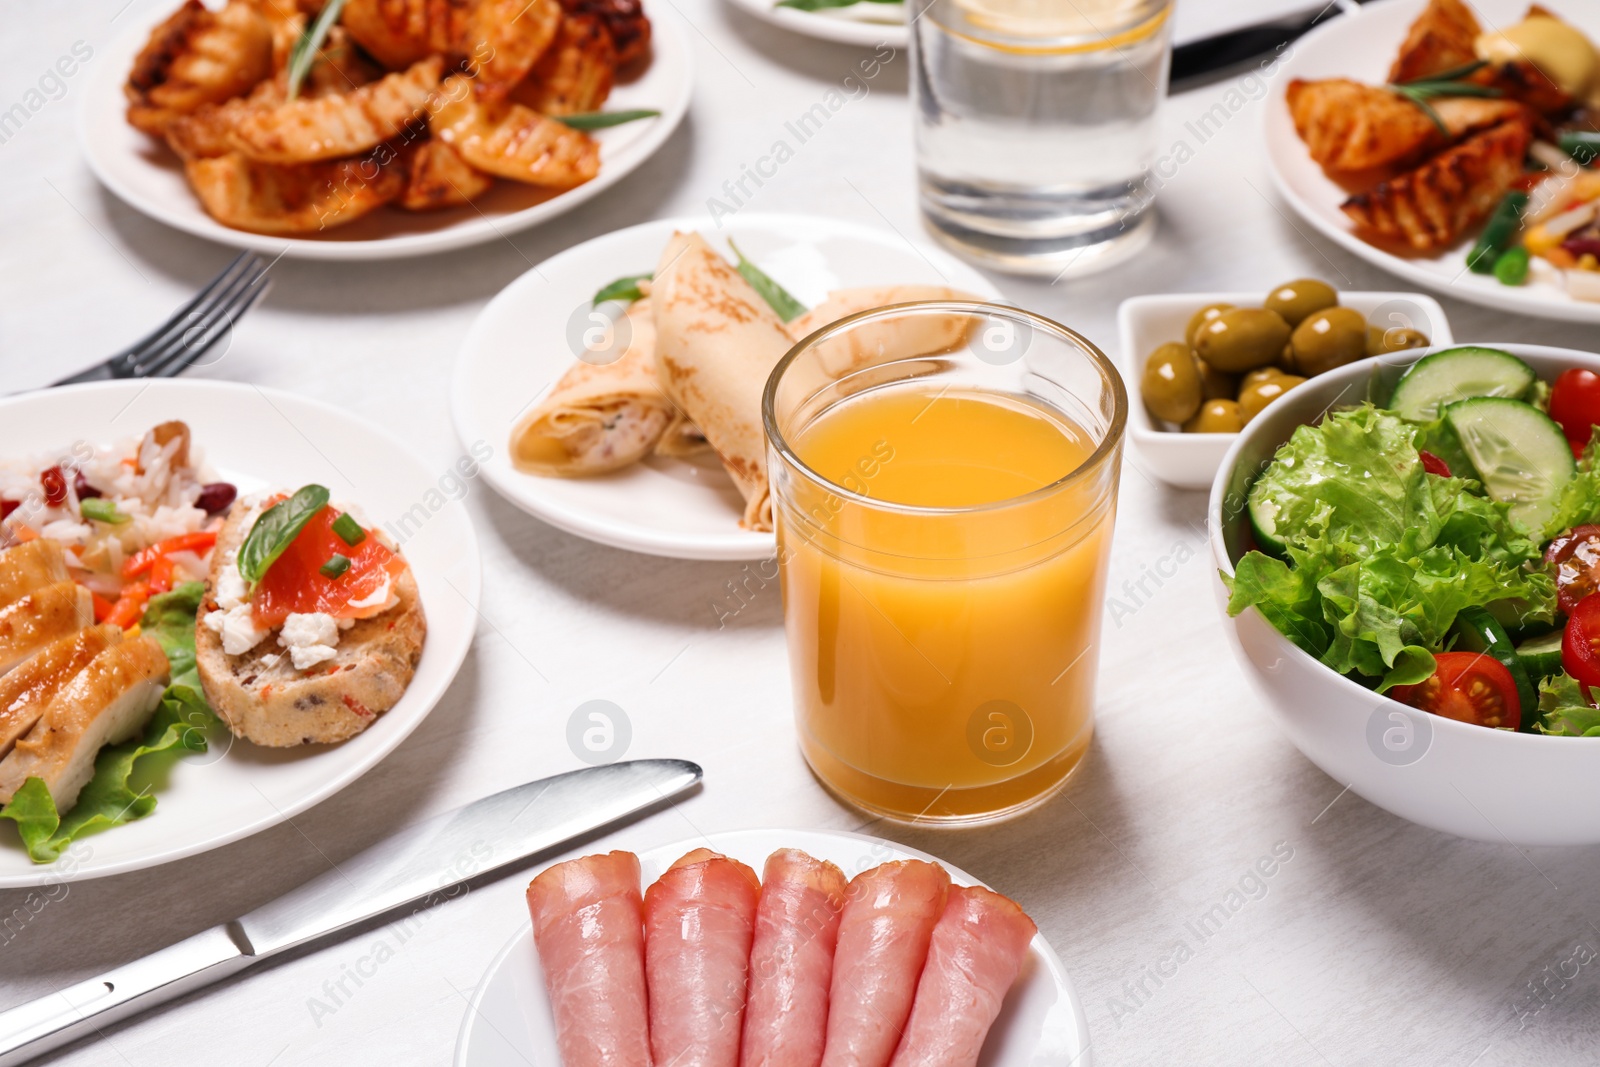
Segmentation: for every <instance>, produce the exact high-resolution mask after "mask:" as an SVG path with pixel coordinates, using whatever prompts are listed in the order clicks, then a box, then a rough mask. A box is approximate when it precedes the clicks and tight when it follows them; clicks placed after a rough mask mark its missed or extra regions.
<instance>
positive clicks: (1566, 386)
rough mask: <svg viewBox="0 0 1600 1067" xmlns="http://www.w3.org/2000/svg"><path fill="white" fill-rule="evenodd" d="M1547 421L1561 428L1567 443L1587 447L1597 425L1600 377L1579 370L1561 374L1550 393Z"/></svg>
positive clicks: (1591, 372)
mask: <svg viewBox="0 0 1600 1067" xmlns="http://www.w3.org/2000/svg"><path fill="white" fill-rule="evenodd" d="M1550 417H1551V418H1552V419H1555V420H1556V421H1557V422H1559V423H1560V424H1561V429H1562V430H1563V431H1565V433H1566V435H1567V439H1568V440H1571V441H1576V442H1578V443H1580V444H1585V445H1586V444H1588V443H1589V435H1590V434H1591V433H1592V432H1593V431H1594V427H1595V424H1596V423H1600V374H1596V373H1595V372H1594V371H1592V370H1585V369H1583V368H1582V367H1570V368H1568V369H1567V370H1564V371H1562V372H1561V376H1560V377H1558V378H1557V379H1556V384H1555V385H1554V386H1552V387H1551V389H1550Z"/></svg>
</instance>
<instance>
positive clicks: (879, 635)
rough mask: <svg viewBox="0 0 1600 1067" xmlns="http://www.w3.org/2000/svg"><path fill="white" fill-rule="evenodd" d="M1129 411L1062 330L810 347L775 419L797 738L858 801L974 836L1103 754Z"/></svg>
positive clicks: (962, 329)
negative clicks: (960, 826) (1111, 580)
mask: <svg viewBox="0 0 1600 1067" xmlns="http://www.w3.org/2000/svg"><path fill="white" fill-rule="evenodd" d="M1127 404H1128V400H1127V392H1126V390H1125V388H1124V386H1123V383H1122V379H1121V378H1120V377H1119V375H1118V374H1117V372H1116V370H1115V369H1114V368H1113V367H1112V365H1111V364H1110V362H1109V361H1108V360H1107V359H1106V357H1105V356H1104V355H1103V354H1102V353H1101V352H1100V351H1099V350H1098V349H1097V348H1096V347H1095V346H1094V345H1093V344H1091V343H1090V342H1089V341H1087V340H1085V339H1084V338H1083V337H1082V336H1080V335H1079V334H1077V333H1074V332H1073V331H1071V330H1069V329H1067V328H1066V327H1065V326H1062V325H1060V324H1058V323H1055V322H1052V321H1050V320H1049V319H1046V318H1042V317H1040V316H1038V315H1034V314H1030V313H1029V312H1026V311H1021V310H1018V309H1016V308H1010V307H1003V306H1000V305H995V304H983V303H972V302H965V301H950V302H918V303H909V304H898V305H892V306H889V307H885V308H879V309H876V310H873V311H867V312H863V313H861V314H858V315H854V316H851V317H849V318H846V319H843V320H841V321H839V322H836V323H834V324H833V325H831V326H828V327H825V328H823V329H821V330H818V331H817V332H816V333H813V334H812V335H811V336H809V337H807V338H805V339H804V340H803V341H801V342H800V343H799V344H797V345H796V346H795V347H794V348H793V349H792V350H791V351H790V352H789V353H788V355H787V356H785V357H784V359H783V360H782V361H781V362H779V364H778V366H777V367H776V368H775V369H774V371H773V373H772V376H771V377H770V378H769V379H768V381H767V387H766V392H765V395H764V397H763V418H764V421H765V427H766V433H767V439H768V472H769V477H770V478H771V484H772V495H773V512H774V517H775V520H776V527H777V536H778V561H779V566H780V586H781V589H782V593H783V605H784V625H785V629H786V630H787V635H788V644H789V658H790V668H791V672H792V677H793V685H794V701H795V721H796V727H797V730H798V734H799V743H800V748H801V750H802V752H803V753H804V755H805V758H806V760H807V761H808V762H809V763H810V766H811V768H812V770H813V771H814V772H815V774H816V776H817V777H818V778H819V779H820V780H821V781H822V783H823V784H824V785H825V786H826V787H827V788H828V789H830V790H831V791H833V792H834V793H835V794H837V795H838V796H840V797H842V798H843V799H845V800H846V801H848V802H850V803H852V804H855V805H857V806H859V807H861V808H864V809H866V810H868V811H871V812H873V813H875V814H879V815H884V816H889V817H893V818H899V819H909V820H920V821H933V822H964V821H974V820H980V819H986V818H990V817H994V816H998V815H1002V814H1006V813H1010V812H1013V811H1017V810H1020V809H1022V808H1025V807H1028V806H1030V805H1032V804H1034V803H1036V802H1038V801H1039V800H1041V799H1043V798H1044V797H1046V796H1048V795H1049V794H1050V793H1051V792H1053V791H1054V790H1055V789H1056V788H1057V787H1059V786H1060V785H1062V784H1063V783H1064V782H1065V781H1066V779H1067V777H1068V775H1070V774H1071V773H1072V771H1073V769H1074V768H1075V767H1076V766H1077V765H1078V763H1079V761H1080V760H1081V759H1082V758H1083V756H1084V753H1085V751H1086V750H1087V748H1088V745H1089V740H1090V737H1091V734H1092V732H1093V718H1094V716H1093V708H1094V688H1095V673H1096V665H1097V662H1098V659H1099V656H1098V651H1097V647H1098V641H1099V636H1100V621H1101V614H1102V608H1103V600H1104V588H1105V576H1106V560H1107V556H1108V553H1109V551H1110V545H1111V530H1112V524H1113V519H1114V516H1115V511H1116V496H1117V477H1118V472H1119V470H1120V466H1121V456H1122V436H1123V428H1124V424H1125V422H1126V418H1127Z"/></svg>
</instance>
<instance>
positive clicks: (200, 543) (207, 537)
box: [122, 530, 217, 578]
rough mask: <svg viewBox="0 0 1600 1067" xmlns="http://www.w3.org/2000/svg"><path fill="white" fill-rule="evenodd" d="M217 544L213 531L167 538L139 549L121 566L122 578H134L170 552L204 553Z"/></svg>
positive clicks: (215, 533) (215, 534)
mask: <svg viewBox="0 0 1600 1067" xmlns="http://www.w3.org/2000/svg"><path fill="white" fill-rule="evenodd" d="M216 543H217V532H216V531H215V530H201V531H200V532H199V533H187V534H179V535H178V536H177V537H169V538H167V539H166V540H165V541H157V542H156V543H155V544H153V545H151V546H150V547H148V548H141V549H140V550H139V551H137V552H135V553H134V554H133V555H131V556H129V557H128V559H127V562H125V563H123V565H122V576H123V577H124V578H136V577H138V576H139V575H141V574H143V573H144V572H145V571H147V570H149V569H150V568H151V567H153V566H155V562H156V560H158V559H160V558H161V557H163V556H165V555H167V554H168V553H170V552H204V551H205V550H206V549H208V548H210V547H211V546H212V545H214V544H216Z"/></svg>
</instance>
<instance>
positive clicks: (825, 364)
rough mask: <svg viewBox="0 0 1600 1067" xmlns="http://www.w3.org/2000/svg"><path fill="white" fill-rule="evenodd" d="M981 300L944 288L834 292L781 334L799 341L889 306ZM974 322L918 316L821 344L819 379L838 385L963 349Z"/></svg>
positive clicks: (869, 288) (875, 325) (894, 287)
mask: <svg viewBox="0 0 1600 1067" xmlns="http://www.w3.org/2000/svg"><path fill="white" fill-rule="evenodd" d="M982 299H983V298H982V297H980V296H974V295H972V294H971V293H964V292H962V291H961V290H959V289H950V288H947V287H946V286H943V285H872V286H864V287H862V288H859V289H835V290H834V291H833V292H831V293H829V294H828V298H827V299H826V300H824V301H823V302H822V303H820V304H818V305H817V306H816V307H814V308H812V309H811V310H810V311H808V312H806V313H805V314H804V315H801V316H800V317H799V318H797V319H795V320H794V321H793V322H790V323H789V324H788V326H787V327H786V329H787V330H788V332H789V336H790V337H792V338H793V339H794V340H796V341H798V340H800V339H801V338H803V337H806V336H808V335H810V334H812V333H814V332H815V331H817V330H820V329H822V328H823V327H824V326H827V325H829V324H830V323H835V322H838V321H839V320H840V319H842V318H845V317H846V316H848V315H854V314H856V313H857V312H861V311H870V310H872V309H873V308H880V307H886V306H888V305H889V304H905V303H908V302H910V301H913V300H982ZM975 321H976V320H975V319H973V318H972V317H971V316H967V315H917V316H908V317H905V318H901V319H889V320H886V321H884V322H879V323H873V324H871V325H868V326H862V327H858V328H857V329H855V330H852V331H851V332H850V333H848V334H845V335H844V336H843V337H837V338H834V339H832V340H829V341H824V342H823V343H822V344H820V345H818V346H817V348H816V349H815V359H816V365H817V366H818V367H820V368H821V370H822V372H823V375H824V376H825V377H828V378H833V379H839V378H843V377H844V376H845V375H847V374H853V373H854V372H856V371H858V370H862V369H864V368H866V367H875V366H877V365H879V364H881V363H892V362H894V361H896V360H901V359H914V358H916V357H917V356H926V355H931V354H933V353H935V352H948V351H950V350H951V349H953V348H955V347H956V346H958V345H961V344H964V343H965V342H966V339H967V334H968V333H969V332H970V331H971V329H972V325H973V323H974V322H975Z"/></svg>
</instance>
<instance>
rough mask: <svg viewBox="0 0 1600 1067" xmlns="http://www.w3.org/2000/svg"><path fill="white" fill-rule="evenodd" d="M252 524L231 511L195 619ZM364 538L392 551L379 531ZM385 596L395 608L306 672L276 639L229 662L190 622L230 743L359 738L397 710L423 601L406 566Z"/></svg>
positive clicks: (283, 744) (346, 634)
mask: <svg viewBox="0 0 1600 1067" xmlns="http://www.w3.org/2000/svg"><path fill="white" fill-rule="evenodd" d="M254 516H255V512H254V510H252V509H250V508H247V507H242V506H235V507H234V509H233V513H232V514H231V515H230V516H229V517H228V521H227V523H226V524H225V525H224V526H223V528H222V532H221V533H220V534H219V535H218V537H217V547H216V551H215V552H213V553H212V557H211V575H210V577H209V579H208V580H207V582H206V600H205V606H203V607H202V608H201V609H200V614H201V616H204V614H205V613H206V612H207V611H209V610H212V609H213V608H214V607H215V601H214V600H213V599H212V597H213V593H214V591H215V589H216V584H217V577H218V575H220V574H221V573H222V570H223V568H224V567H226V566H227V565H228V563H229V562H230V561H231V560H232V559H233V555H234V553H235V552H236V551H237V550H238V548H239V544H240V542H241V541H243V540H244V534H245V533H246V532H247V531H246V525H245V524H246V523H247V522H250V521H253V519H254ZM368 536H369V537H377V538H379V540H380V541H382V542H383V544H385V545H386V546H387V547H389V548H391V549H394V547H395V546H394V545H393V543H391V542H390V541H389V540H388V538H387V537H385V536H384V535H383V534H382V533H381V532H379V531H377V530H370V531H368ZM396 551H398V550H396ZM392 588H393V591H394V593H395V595H396V596H398V597H399V598H400V603H398V604H396V605H395V606H394V607H392V608H390V609H389V610H388V611H385V612H383V613H382V614H380V615H375V616H373V617H372V618H370V619H358V620H356V624H355V625H354V626H352V627H351V628H350V629H348V630H345V631H343V632H342V633H341V634H340V635H339V647H338V655H337V656H335V657H334V658H333V659H331V660H329V661H327V662H325V663H318V664H317V665H315V666H314V667H311V668H310V669H309V670H304V671H300V670H296V669H295V666H294V663H293V662H292V660H291V659H290V656H289V652H288V650H287V649H285V648H282V647H281V646H279V644H278V641H277V636H276V634H274V635H273V636H270V637H267V638H266V639H265V640H263V641H262V642H261V643H260V644H259V645H257V646H256V647H255V648H253V649H251V650H250V651H249V652H246V653H244V654H243V655H239V656H230V655H228V654H227V653H226V652H224V651H223V650H222V638H221V636H220V635H218V634H216V633H213V632H212V631H211V629H210V628H208V627H207V626H205V625H204V624H203V623H202V622H201V621H200V620H199V619H196V620H195V651H196V661H197V664H198V666H199V669H200V683H201V685H202V686H203V687H204V689H205V694H206V700H207V701H209V702H210V704H211V707H212V708H213V709H215V711H216V713H217V714H218V715H220V716H221V717H222V719H223V721H224V722H226V723H227V724H228V728H229V729H231V730H232V731H233V732H234V734H235V735H237V736H239V737H242V738H244V739H246V740H247V741H253V742H254V743H256V744H258V745H265V746H268V747H270V748H288V747H291V746H294V745H310V744H332V743H334V742H338V741H344V740H346V739H347V738H351V737H354V736H355V735H356V734H359V733H360V732H361V731H363V730H365V729H366V728H367V727H368V726H371V725H372V723H373V722H374V720H376V719H377V717H378V716H379V715H381V714H383V713H384V712H386V711H388V710H389V709H390V708H392V707H394V706H395V704H397V703H398V702H399V700H400V697H401V695H402V694H404V693H405V691H406V686H408V685H410V684H411V676H412V675H413V674H414V673H415V672H416V669H417V662H418V660H420V659H421V658H422V644H423V641H424V639H425V638H426V636H427V631H428V626H427V622H426V620H425V619H424V617H423V613H422V598H421V596H420V595H419V594H418V592H417V583H416V579H415V578H413V577H412V574H411V570H410V568H409V567H408V568H407V569H406V570H405V571H404V572H403V573H402V574H401V575H400V577H399V578H396V579H394V580H393V586H392ZM274 657H275V659H274Z"/></svg>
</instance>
